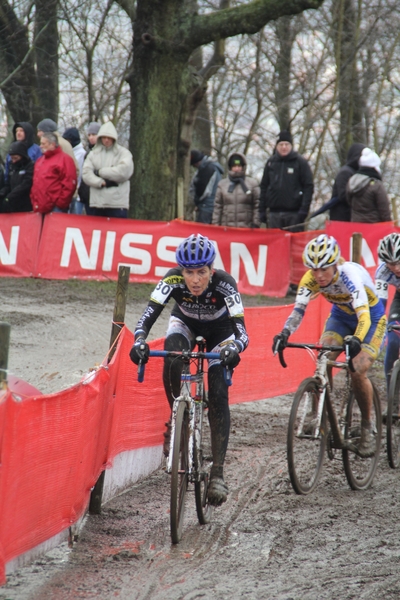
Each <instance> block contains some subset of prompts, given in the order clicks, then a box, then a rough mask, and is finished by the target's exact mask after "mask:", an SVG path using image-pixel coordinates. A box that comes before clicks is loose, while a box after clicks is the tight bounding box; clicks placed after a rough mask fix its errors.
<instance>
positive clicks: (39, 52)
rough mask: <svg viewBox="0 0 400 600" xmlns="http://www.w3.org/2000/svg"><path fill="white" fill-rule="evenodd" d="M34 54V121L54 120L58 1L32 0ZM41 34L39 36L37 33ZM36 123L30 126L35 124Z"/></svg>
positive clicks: (55, 109)
mask: <svg viewBox="0 0 400 600" xmlns="http://www.w3.org/2000/svg"><path fill="white" fill-rule="evenodd" d="M35 5H36V15H35V37H36V42H35V55H36V68H37V82H36V90H37V97H38V105H39V106H38V109H39V111H38V112H39V114H38V118H39V119H40V118H43V116H42V115H44V118H49V119H53V121H55V122H57V119H58V45H59V39H58V28H57V9H58V0H36V1H35ZM41 32H43V33H41ZM36 124H37V123H34V125H36Z"/></svg>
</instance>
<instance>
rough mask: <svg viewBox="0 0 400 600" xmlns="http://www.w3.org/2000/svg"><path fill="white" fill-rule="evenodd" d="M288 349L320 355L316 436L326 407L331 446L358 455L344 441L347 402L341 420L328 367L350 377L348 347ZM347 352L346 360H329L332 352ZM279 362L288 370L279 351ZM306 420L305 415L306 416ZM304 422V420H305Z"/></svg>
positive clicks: (350, 366)
mask: <svg viewBox="0 0 400 600" xmlns="http://www.w3.org/2000/svg"><path fill="white" fill-rule="evenodd" d="M286 347H287V348H303V349H310V350H318V351H319V355H318V357H317V359H316V363H317V366H316V369H315V372H314V378H315V379H316V380H317V381H318V382H319V398H318V407H317V421H318V425H317V427H316V432H315V435H316V436H318V435H319V433H320V424H321V422H322V413H323V410H324V407H326V411H327V415H328V420H329V423H330V426H331V436H332V439H333V444H331V446H332V447H333V448H335V449H338V450H350V451H351V452H355V453H357V447H356V446H355V445H354V444H352V443H351V442H349V441H348V440H345V439H344V428H345V421H344V413H343V411H344V409H345V408H346V406H345V402H343V403H342V405H341V406H340V410H339V418H338V415H337V413H336V410H335V408H334V406H333V404H332V400H331V387H330V382H329V377H328V374H327V369H328V367H332V368H336V369H343V370H345V371H346V376H347V377H349V370H352V364H351V359H350V357H349V356H348V351H346V346H345V347H342V346H327V345H324V344H300V343H299V344H296V343H291V342H288V343H287V345H286ZM343 350H345V351H346V360H345V361H338V360H332V359H330V358H329V354H330V353H331V352H342V351H343ZM279 360H280V362H281V365H282V366H284V367H285V368H286V366H287V365H286V363H285V361H284V358H283V351H282V350H281V351H279ZM304 418H305V415H304ZM303 420H304V419H303Z"/></svg>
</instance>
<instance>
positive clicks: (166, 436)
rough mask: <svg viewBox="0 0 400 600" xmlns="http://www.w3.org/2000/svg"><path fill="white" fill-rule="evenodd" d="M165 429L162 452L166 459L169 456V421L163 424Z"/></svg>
mask: <svg viewBox="0 0 400 600" xmlns="http://www.w3.org/2000/svg"><path fill="white" fill-rule="evenodd" d="M165 427H166V428H167V429H166V430H165V431H164V444H163V452H164V456H165V457H166V458H168V456H169V447H170V444H171V419H170V420H169V421H167V422H166V423H165Z"/></svg>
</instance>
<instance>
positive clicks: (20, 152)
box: [0, 142, 34, 213]
mask: <svg viewBox="0 0 400 600" xmlns="http://www.w3.org/2000/svg"><path fill="white" fill-rule="evenodd" d="M8 156H9V157H10V166H9V170H8V180H7V183H6V184H5V186H4V187H3V188H2V189H1V190H0V200H1V204H0V212H1V213H14V212H31V210H32V205H31V200H30V192H31V188H32V180H33V167H34V164H33V162H32V160H31V159H30V158H29V155H28V150H27V147H26V144H25V143H24V142H13V143H12V144H11V146H10V149H9V151H8Z"/></svg>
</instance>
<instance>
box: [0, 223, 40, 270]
mask: <svg viewBox="0 0 400 600" xmlns="http://www.w3.org/2000/svg"><path fill="white" fill-rule="evenodd" d="M41 228H42V216H41V215H39V214H36V213H10V214H2V215H1V225H0V277H4V276H7V277H32V276H33V275H34V272H35V263H36V257H37V252H38V247H39V239H40V230H41Z"/></svg>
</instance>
